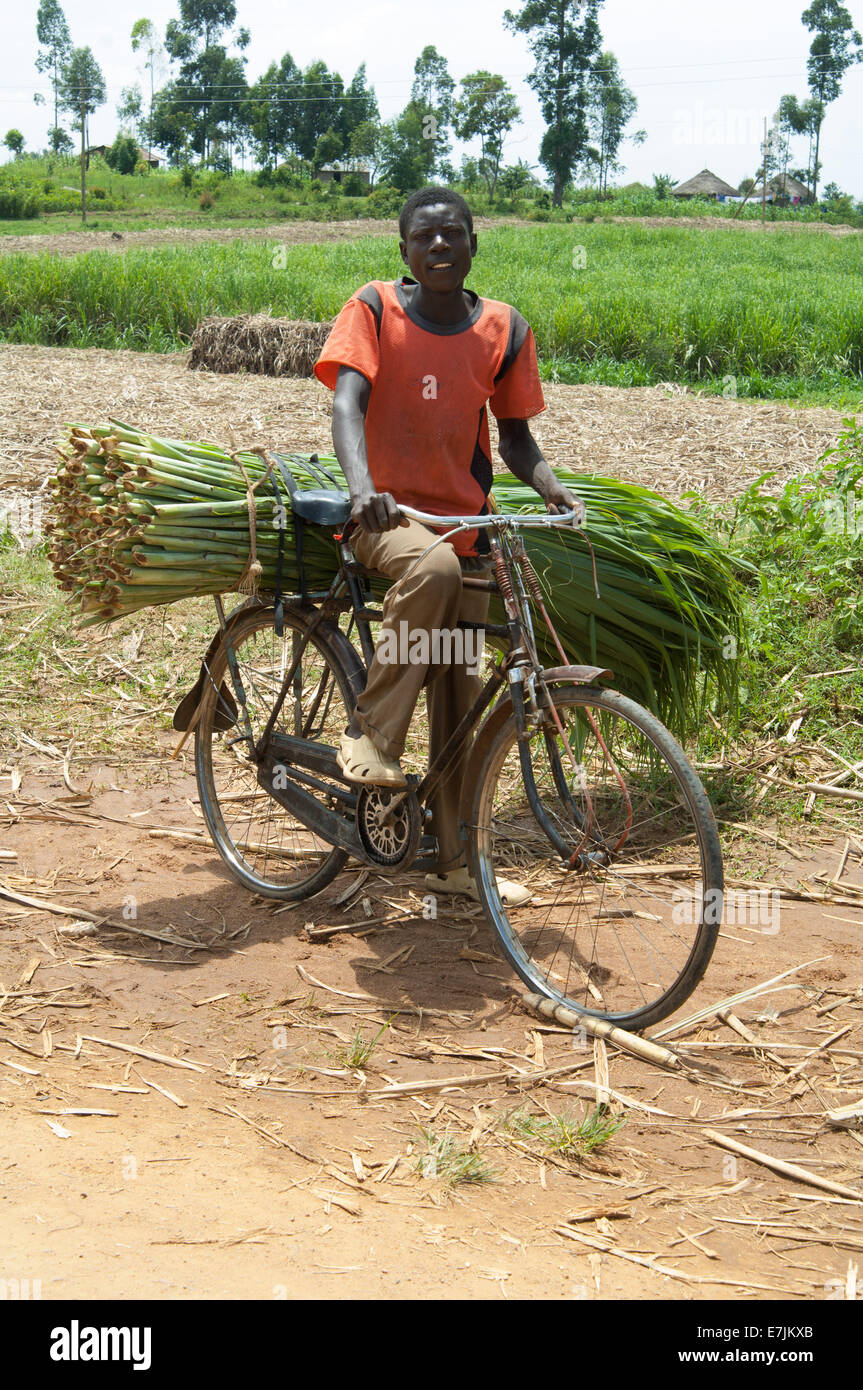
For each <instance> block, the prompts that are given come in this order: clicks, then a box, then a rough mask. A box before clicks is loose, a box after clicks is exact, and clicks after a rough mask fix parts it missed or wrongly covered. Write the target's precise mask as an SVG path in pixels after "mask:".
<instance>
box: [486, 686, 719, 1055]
mask: <svg viewBox="0 0 863 1390" xmlns="http://www.w3.org/2000/svg"><path fill="white" fill-rule="evenodd" d="M551 695H552V699H553V701H554V705H555V708H556V710H557V713H558V717H559V720H560V724H561V728H562V730H563V732H564V733H565V734H566V741H567V743H568V744H569V749H570V750H571V753H572V755H573V756H572V758H570V756H569V753H568V752H567V748H566V744H565V743H564V739H563V737H562V734H561V731H560V730H559V729H558V727H557V725H556V724H555V723H554V721H553V719H552V718H551V716H550V712H549V711H546V712H545V713H544V714H543V723H542V726H541V727H540V728H538V729H535V730H529V731H528V734H527V743H526V747H527V749H528V750H529V758H530V765H531V769H532V775H533V779H534V782H535V786H536V791H537V798H538V804H539V813H540V814H539V815H538V816H537V815H536V814H535V812H534V810H533V809H532V808H531V805H530V802H529V800H528V797H527V793H526V791H525V783H524V773H523V768H522V763H521V758H520V756H519V740H518V734H517V729H516V721H515V716H514V714H513V713H510V715H509V717H508V718H507V719H506V720H505V722H504V723H503V724H502V726H501V727H500V728H499V729H498V731H497V733H496V735H495V736H494V738H493V740H492V742H491V743H490V746H489V748H488V751H487V752H486V755H485V758H484V760H483V764H482V767H481V769H480V772H479V776H478V779H477V784H476V792H475V794H474V799H473V810H472V814H471V817H470V826H469V830H470V834H469V844H470V849H471V860H472V867H473V872H474V874H475V876H476V879H477V883H478V887H479V892H480V897H481V899H482V901H483V905H484V907H485V911H486V914H487V916H488V919H489V921H490V923H491V925H492V927H493V929H494V930H495V932H496V934H497V936H498V938H499V940H500V944H501V946H502V948H503V951H504V953H505V955H506V957H507V959H508V960H509V962H510V964H511V965H512V966H513V968H514V969H515V970H516V972H517V973H518V975H520V977H521V979H522V980H523V981H524V982H525V983H526V984H527V985H529V986H530V988H531V989H532V990H534V991H538V992H539V993H541V994H543V995H545V996H546V997H547V998H550V999H552V1000H554V1001H556V1002H558V1003H561V1004H564V1005H566V1006H567V1007H568V1008H570V1009H572V1010H574V1011H575V1012H577V1013H581V1014H589V1015H592V1016H593V1017H597V1018H604V1019H607V1020H609V1021H610V1022H613V1023H617V1024H619V1025H621V1026H622V1027H627V1028H631V1029H641V1028H645V1027H647V1026H649V1025H651V1024H654V1023H658V1022H659V1020H660V1019H663V1018H666V1017H667V1016H668V1015H669V1014H671V1013H673V1012H674V1010H675V1009H677V1008H679V1006H680V1005H681V1004H682V1003H683V1002H684V1000H685V999H687V998H688V996H689V995H690V994H691V993H692V991H693V990H694V989H695V987H696V985H697V984H698V982H699V980H700V979H701V977H702V975H703V974H704V971H705V969H706V968H707V964H708V961H709V960H710V957H711V954H712V952H713V948H714V945H715V943H716V937H717V933H718V930H719V921H720V917H721V911H722V887H723V883H722V854H721V849H720V844H719V836H718V833H717V830H716V822H715V820H714V817H713V812H712V810H711V808H710V803H709V801H708V799H707V795H706V793H705V791H704V788H703V787H702V785H701V783H700V781H699V779H698V777H697V776H696V774H695V772H694V771H693V769H692V767H691V766H690V764H689V763H688V761H687V759H686V756H685V754H684V753H683V750H682V749H681V748H680V746H679V744H678V743H677V742H676V741H675V740H674V739H673V738H672V737H671V735H670V734H669V732H668V730H667V729H665V728H664V727H663V725H662V724H661V723H660V722H659V721H658V720H657V719H655V718H654V716H653V715H651V714H649V713H648V712H647V710H644V709H642V708H641V706H640V705H637V704H635V703H634V701H632V700H630V699H628V698H627V697H626V696H623V695H619V694H618V693H617V692H615V691H607V690H600V689H597V688H594V687H589V686H565V687H560V688H557V689H552V691H551ZM573 759H574V760H575V763H576V767H575V768H574V767H573ZM543 821H545V828H543V824H542V822H543ZM554 841H556V842H557V843H556V845H555V843H554ZM501 879H509V880H513V879H514V880H517V881H518V882H519V883H521V884H523V885H525V886H526V887H527V888H529V889H530V891H531V894H532V896H531V899H530V900H529V901H528V902H526V903H524V904H523V905H522V906H518V907H513V906H507V905H506V904H505V903H504V901H503V896H502V893H501V890H500V889H499V888H498V880H501Z"/></svg>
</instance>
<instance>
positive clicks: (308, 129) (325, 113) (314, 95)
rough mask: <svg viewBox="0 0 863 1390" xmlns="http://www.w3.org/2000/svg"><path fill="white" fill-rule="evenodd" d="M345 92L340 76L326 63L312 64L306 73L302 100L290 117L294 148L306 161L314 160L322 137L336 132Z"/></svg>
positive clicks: (302, 85)
mask: <svg viewBox="0 0 863 1390" xmlns="http://www.w3.org/2000/svg"><path fill="white" fill-rule="evenodd" d="M344 90H345V87H344V83H343V81H342V79H341V77H340V76H339V74H338V73H337V72H330V70H329V68H328V67H327V65H326V63H322V62H317V63H311V64H310V65H309V66H308V67H307V68H306V70H305V72H304V73H303V77H302V84H301V86H300V92H299V95H300V100H299V102H298V103H297V105H296V106H295V107H294V114H293V116H292V118H291V120H292V136H293V144H294V148H295V149H296V151H297V153H298V154H300V155H302V157H303V159H309V160H312V159H314V157H315V150H316V149H317V145H318V140H319V139H320V137H321V136H322V135H324V134H325V133H326V131H328V130H330V129H331V128H332V129H333V130H336V129H337V127H338V125H339V118H340V116H341V110H342V98H343V96H344Z"/></svg>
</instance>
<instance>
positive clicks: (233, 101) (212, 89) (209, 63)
mask: <svg viewBox="0 0 863 1390" xmlns="http://www.w3.org/2000/svg"><path fill="white" fill-rule="evenodd" d="M236 17H237V7H236V4H235V3H234V0H180V18H179V20H176V19H172V20H169V22H168V25H167V27H166V29H165V47H166V49H167V51H168V54H169V55H170V57H171V58H173V59H174V60H175V61H177V62H179V64H180V71H179V76H178V78H177V81H176V82H175V83H174V84H172V88H173V90H172V91H171V93H170V98H165V97H163V94H162V93H160V94H159V96H160V97H163V99H162V101H161V103H159V101H158V99H157V101H156V103H155V104H156V106H159V105H161V110H160V111H158V113H156V112H155V111H154V127H153V128H154V131H155V130H159V131H161V132H162V133H163V134H164V135H165V136H166V137H167V138H169V139H172V140H174V141H175V142H176V141H179V139H180V136H181V134H182V132H183V131H184V130H187V131H188V137H187V146H188V145H191V148H192V149H193V150H194V151H195V152H196V153H197V154H198V155H199V157H200V160H201V163H202V164H204V163H206V161H207V160H208V159H209V157H210V149H211V145H212V144H213V142H214V141H218V142H224V141H225V140H226V139H231V138H232V132H233V130H234V129H235V127H236V125H237V124H238V123H239V118H240V111H241V109H242V108H243V107H244V105H245V102H246V100H247V99H248V90H249V89H248V86H247V83H246V80H245V74H244V72H243V65H244V64H245V61H246V60H245V58H242V59H238V58H229V57H228V51H227V48H226V46H225V45H224V44H222V43H220V42H219V40H220V39H221V38H222V36H223V35H224V33H225V31H226V29H228V28H229V27H230V25H232V24H233V22H234V20H235V19H236ZM249 41H250V36H249V31H248V29H243V28H241V29H238V30H237V32H236V34H235V35H234V36H233V42H234V44H235V45H236V46H237V47H238V48H239V49H240V50H241V51H242V50H243V49H245V48H247V47H248V45H249ZM169 101H170V105H171V106H172V107H174V108H175V110H174V113H173V116H172V115H171V113H170V111H169V109H168V104H169ZM157 115H158V119H157ZM190 117H191V121H190V120H189V118H190ZM172 127H173V128H174V129H173V131H172V129H171V128H172ZM163 148H166V149H167V148H169V147H168V146H167V145H163ZM175 148H177V146H176V144H175Z"/></svg>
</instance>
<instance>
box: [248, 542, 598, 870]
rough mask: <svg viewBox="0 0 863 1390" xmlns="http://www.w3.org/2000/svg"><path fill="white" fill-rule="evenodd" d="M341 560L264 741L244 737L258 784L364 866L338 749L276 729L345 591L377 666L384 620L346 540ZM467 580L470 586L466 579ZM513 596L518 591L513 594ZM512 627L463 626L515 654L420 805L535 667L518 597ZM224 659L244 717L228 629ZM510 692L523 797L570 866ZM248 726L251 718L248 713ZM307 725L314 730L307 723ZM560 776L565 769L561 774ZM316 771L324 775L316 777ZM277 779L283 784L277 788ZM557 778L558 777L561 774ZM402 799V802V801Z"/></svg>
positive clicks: (444, 755)
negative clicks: (496, 705)
mask: <svg viewBox="0 0 863 1390" xmlns="http://www.w3.org/2000/svg"><path fill="white" fill-rule="evenodd" d="M492 545H493V550H494V551H496V553H497V555H498V556H499V557H500V559H501V560H502V561H503V563H504V564H508V563H509V564H511V563H512V560H511V557H509V556H507V557H506V558H504V557H503V553H502V550H501V549H500V548H499V545H498V542H497V541H493V542H492ZM340 549H341V552H342V563H341V565H340V568H339V572H338V574H337V575H336V577H335V579H334V580H333V583H332V585H331V586H330V589H329V591H328V592H327V594H326V596H325V598H324V600H323V605H324V606H322V607H320V608H318V609H316V610H315V612H314V614H313V615H312V617H311V618H310V621H309V625H308V628H307V630H306V632H305V633H303V635H302V637H301V638H300V640H299V642H298V643H297V644H296V650H295V651H294V653H293V657H292V660H291V663H290V665H289V667H288V669H287V671H286V673H285V676H284V678H283V680H282V686H281V689H280V691H279V695H278V698H277V700H276V703H275V705H274V706H273V709H272V711H271V713H270V717H269V719H268V720H267V724H266V726H265V728H264V731H263V733H262V735H261V737H260V738H259V739H258V740H257V742H256V743H254V745H252V738H251V731H250V730H249V731H247V733H246V734H245V735H244V737H245V738H246V740H247V741H248V742H249V744H250V750H251V758H250V760H251V761H254V762H255V763H257V765H258V782H259V784H260V785H261V786H262V787H263V788H264V789H265V790H266V791H267V792H268V794H269V795H270V796H272V797H273V798H274V800H276V801H278V802H279V804H280V805H282V806H284V807H285V809H286V810H289V811H290V812H291V813H292V814H293V815H295V816H296V818H297V819H298V820H299V821H300V822H301V823H302V824H303V825H305V826H306V827H307V828H308V829H309V830H312V831H314V833H316V834H317V835H319V836H320V837H321V839H323V840H326V841H327V843H329V844H332V845H335V846H338V847H339V848H341V849H345V850H347V851H348V852H349V853H350V854H352V855H353V856H354V857H355V858H357V859H360V860H362V861H363V862H366V863H370V862H374V861H372V860H370V858H369V856H368V855H367V853H366V851H365V849H364V847H363V845H362V842H361V840H360V838H359V835H358V833H357V829H356V824H355V811H356V805H357V791H356V789H355V788H354V787H346V786H345V783H344V779H343V778H342V774H341V770H340V768H339V766H338V763H337V762H336V749H335V748H331V747H329V746H328V745H326V744H319V743H313V742H311V741H310V740H308V739H306V738H296V737H291V736H290V735H286V734H281V733H276V732H275V725H276V722H277V720H278V718H279V715H280V713H281V711H282V708H283V706H284V703H285V700H286V699H287V696H288V692H289V690H290V687H291V683H292V682H293V680H294V678H295V676H296V673H297V671H298V669H299V667H300V662H301V661H302V657H303V653H304V652H305V649H306V647H307V646H308V644H309V641H310V640H311V638H312V636H313V635H314V632H315V629H316V628H317V627H318V626H319V625H320V623H321V622H322V621H323V619H324V617H325V614H326V604H327V603H328V602H331V601H332V600H334V599H338V598H339V596H340V590H342V591H344V590H346V591H347V593H346V595H345V599H346V601H345V603H344V608H345V609H346V610H347V611H350V612H351V613H352V616H353V620H354V621H355V622H356V625H357V630H358V633H359V637H360V643H361V645H362V649H363V656H364V657H365V659H366V662H365V664H366V669H368V667H369V665H370V664H371V659H372V657H373V656H374V642H373V640H372V635H371V631H370V628H369V621H370V620H375V619H378V618H380V617H382V616H383V615H382V614H380V613H377V612H373V611H372V610H370V609H368V608H367V606H366V604H365V600H364V597H363V594H362V591H361V587H360V584H359V582H358V579H359V576H361V575H362V573H363V569H362V567H361V566H359V565H358V564H357V563H356V561H355V560H353V557H352V556H351V552H350V551H349V549H348V547H347V545H346V544H345V543H344V542H343V543H342V545H341V547H340ZM468 582H469V583H470V582H471V581H468ZM472 583H473V586H475V587H482V588H488V589H489V590H490V591H493V592H500V589H499V586H498V585H496V584H494V583H493V582H490V581H485V580H474V581H472ZM510 594H512V591H511V590H510ZM504 604H505V608H506V616H507V623H506V626H503V625H500V624H498V625H495V624H488V623H485V624H481V623H468V622H464V623H459V624H458V625H459V627H463V628H465V629H483V630H484V631H487V632H491V633H492V634H493V635H495V636H500V637H505V638H506V639H507V640H508V642H509V650H508V651H507V653H506V654H505V656H504V658H503V660H502V662H501V663H500V665H498V666H496V667H495V668H494V669H493V671H492V672H491V674H490V676H489V678H488V680H487V681H486V683H485V685H484V686H483V688H482V690H481V691H480V693H479V695H478V696H477V698H476V700H475V701H474V703H473V705H472V706H471V708H470V709H469V710H468V711H467V713H466V714H465V715H464V717H463V718H462V719H461V720H460V721H459V723H458V725H457V726H456V728H455V729H454V730H453V732H452V734H451V735H450V737H449V739H448V740H447V742H446V744H445V745H444V747H443V748H442V749H441V751H440V753H439V754H438V756H437V757H436V758H435V760H434V762H433V763H432V765H431V766H430V767H429V769H428V771H427V772H426V775H425V776H424V777H423V778H422V780H421V781H419V783H418V784H417V783H415V784H414V785H411V786H409V787H408V788H407V789H406V791H405V793H404V795H409V794H413V795H415V796H416V798H417V801H418V802H419V804H420V806H423V805H425V803H426V802H427V801H428V800H429V798H430V797H431V796H432V795H433V794H434V792H435V791H436V790H437V788H438V786H439V785H440V782H441V780H442V779H443V778H444V777H445V776H446V774H447V772H448V771H449V768H450V767H451V765H452V763H453V761H454V760H455V758H456V757H457V755H458V753H459V752H460V751H461V749H462V748H463V747H464V745H465V743H466V742H467V739H468V737H469V736H470V734H471V733H472V731H473V730H474V729H475V728H476V726H477V725H478V724H479V722H480V720H481V719H482V716H483V715H484V714H485V712H486V710H487V709H488V708H489V706H490V705H491V703H492V701H493V700H494V698H495V696H496V694H497V693H498V691H499V690H500V688H501V686H502V685H504V684H505V683H506V681H507V679H508V678H510V677H509V673H510V672H511V670H512V669H513V668H514V667H520V668H525V667H527V668H531V669H536V665H535V653H531V655H529V654H528V650H527V649H526V648H525V642H524V638H525V632H524V625H523V621H522V616H521V612H520V609H519V605H518V603H517V602H516V601H515V599H514V597H512V596H510V597H507V596H504ZM225 644H226V655H227V660H228V668H229V671H230V674H231V680H232V683H233V684H234V689H235V692H236V693H237V698H238V701H239V704H240V707H241V709H242V710H243V712H244V713H245V703H246V700H245V690H244V689H243V687H242V681H241V679H240V674H239V669H238V668H237V662H236V654H235V652H234V649H233V644H232V641H231V636H230V632H229V631H228V632H227V633H226V636H225ZM324 680H325V673H324V674H323V675H322V677H321V682H322V684H321V688H320V689H319V690H318V692H317V694H316V696H315V700H314V702H313V709H312V714H311V716H310V718H313V717H314V713H315V712H316V711H317V708H318V707H319V704H320V700H321V698H322V695H323V682H324ZM510 694H511V699H512V706H513V713H514V715H515V722H516V730H517V733H518V741H519V758H520V763H521V772H522V779H523V782H524V789H525V794H526V796H527V799H528V803H529V805H530V808H531V810H532V811H533V813H534V815H535V817H536V819H537V822H538V823H539V825H540V826H541V827H542V829H543V831H544V832H545V834H546V835H547V837H548V839H549V841H550V843H551V844H552V846H553V848H554V849H555V851H556V852H557V853H558V854H559V855H560V857H561V858H562V859H563V860H565V861H566V862H569V860H570V853H571V852H570V849H569V848H568V847H567V845H566V842H565V841H564V840H563V839H562V837H561V836H560V834H559V832H558V831H557V829H556V827H555V826H554V824H553V823H552V821H551V820H550V819H549V817H548V815H547V813H546V811H545V808H544V806H543V804H542V801H541V799H540V796H539V793H538V791H537V786H536V781H535V778H534V775H533V765H532V762H531V758H530V747H529V741H528V738H527V728H528V725H527V717H526V712H525V703H524V695H523V682H522V681H521V680H518V679H515V680H512V679H511V678H510ZM246 721H247V723H248V716H246ZM306 727H307V728H308V727H310V724H309V722H308V721H307V724H306ZM559 771H560V773H561V774H562V768H561V769H559ZM316 774H318V775H316ZM321 775H322V776H324V777H327V778H329V779H331V781H330V782H323V781H321V780H320V777H321ZM277 778H278V782H279V783H282V785H277ZM555 780H556V781H557V777H555ZM309 788H314V790H315V791H317V792H319V793H320V792H323V793H324V794H325V795H327V796H331V797H333V798H335V799H337V800H338V801H339V802H340V803H342V805H343V806H344V809H345V812H346V814H341V813H340V812H339V811H338V810H332V809H330V808H328V807H326V806H324V805H322V803H321V802H320V801H319V800H318V799H317V798H316V796H315V795H314V794H313V792H312V791H311V790H309ZM399 799H401V798H399Z"/></svg>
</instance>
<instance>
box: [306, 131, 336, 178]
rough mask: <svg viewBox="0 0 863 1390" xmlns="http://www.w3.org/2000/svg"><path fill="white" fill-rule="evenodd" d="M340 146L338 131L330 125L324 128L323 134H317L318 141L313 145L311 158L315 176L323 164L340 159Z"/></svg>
mask: <svg viewBox="0 0 863 1390" xmlns="http://www.w3.org/2000/svg"><path fill="white" fill-rule="evenodd" d="M342 148H343V147H342V137H341V135H340V134H339V133H338V131H336V130H333V128H332V126H330V128H329V130H325V131H324V133H323V135H319V136H318V143H317V144H316V145H315V154H314V159H313V160H312V168H313V170H314V173H315V177H317V175H318V174H319V173H320V171H321V169H322V168H323V166H324V165H325V164H334V163H335V161H336V160H337V159H341V157H342Z"/></svg>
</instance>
